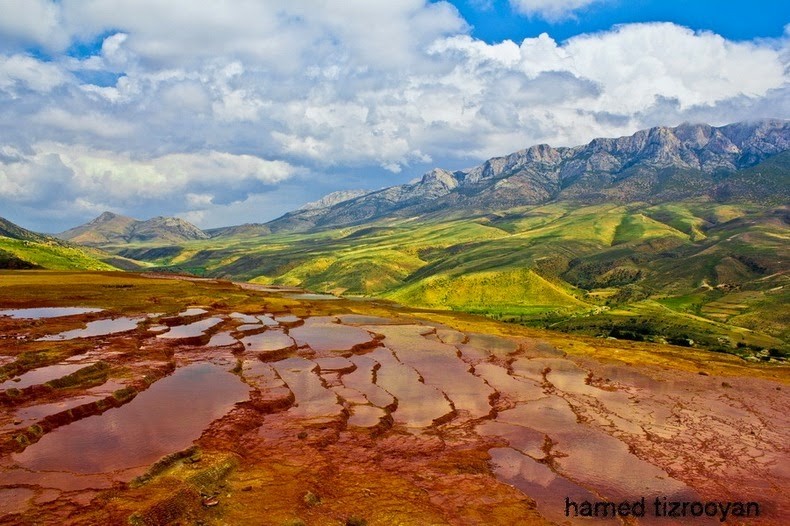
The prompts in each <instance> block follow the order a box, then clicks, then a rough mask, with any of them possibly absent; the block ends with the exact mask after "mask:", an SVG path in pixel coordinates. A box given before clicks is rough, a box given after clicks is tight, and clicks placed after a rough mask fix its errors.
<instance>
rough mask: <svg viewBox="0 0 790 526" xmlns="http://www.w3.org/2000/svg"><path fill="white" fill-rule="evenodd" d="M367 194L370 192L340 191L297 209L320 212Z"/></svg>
mask: <svg viewBox="0 0 790 526" xmlns="http://www.w3.org/2000/svg"><path fill="white" fill-rule="evenodd" d="M367 193H369V191H368V190H339V191H337V192H332V193H330V194H326V195H325V196H324V197H322V198H321V199H318V200H316V201H311V202H309V203H307V204H305V205H302V206H301V207H299V208H297V210H319V209H321V208H329V207H331V206H334V205H336V204H338V203H342V202H343V201H348V200H350V199H354V198H356V197H359V196H362V195H365V194H367Z"/></svg>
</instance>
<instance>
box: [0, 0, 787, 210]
mask: <svg viewBox="0 0 790 526" xmlns="http://www.w3.org/2000/svg"><path fill="white" fill-rule="evenodd" d="M0 1H2V0H0ZM582 3H584V4H589V2H582V0H577V1H575V2H563V1H557V2H551V3H550V5H551V6H553V7H547V6H548V5H549V3H547V2H536V1H532V2H526V1H522V2H520V3H519V5H520V6H521V7H520V8H523V9H526V8H527V7H529V8H530V9H532V10H533V11H532V12H533V13H534V14H535V15H534V16H560V15H559V14H558V13H559V11H557V12H556V13H555V14H554V15H551V14H547V13H553V11H551V9H558V8H559V7H561V8H562V13H564V14H567V13H570V12H572V10H573V9H577V8H578V9H581V8H583V7H584V6H582V5H581V4H582ZM3 7H5V8H6V9H4V11H3V12H4V13H5V12H9V13H12V14H13V15H14V16H9V17H2V20H0V126H2V127H3V130H4V136H3V141H4V143H5V144H6V145H8V146H9V147H11V146H12V147H14V148H16V150H15V151H18V152H24V153H19V155H22V156H23V158H24V159H23V160H22V161H14V162H11V161H10V160H8V159H10V157H8V158H7V159H6V157H7V156H6V157H4V154H3V151H4V150H0V161H2V162H3V163H5V164H3V165H0V168H2V169H3V170H4V172H3V177H4V178H5V179H3V181H2V182H0V184H2V189H0V206H6V205H7V204H8V203H12V201H13V200H14V199H17V197H13V196H12V194H13V195H16V196H19V197H18V199H26V200H27V201H26V202H31V203H32V202H33V201H35V199H42V200H41V201H40V202H41V203H44V202H45V201H43V199H44V197H42V196H44V194H45V193H42V192H41V191H39V192H38V193H36V192H33V191H32V190H31V185H43V186H46V185H47V181H48V179H47V178H48V177H52V178H53V181H55V183H53V185H54V186H57V185H58V184H60V183H58V182H57V181H58V180H60V179H57V178H58V177H60V178H61V179H62V178H64V177H65V178H66V179H68V180H69V182H70V185H71V186H69V187H68V188H66V189H62V190H61V191H62V193H63V194H64V195H67V196H70V197H68V199H69V201H68V203H70V204H69V205H68V206H71V207H73V209H74V210H75V213H77V212H76V210H78V209H79V210H88V209H91V207H92V206H94V205H96V206H99V205H102V206H104V205H107V206H108V207H115V208H116V209H122V208H123V207H124V206H131V204H130V203H135V206H137V205H140V206H142V205H143V204H145V203H148V204H150V203H158V204H156V205H153V204H150V207H154V206H159V207H162V209H161V210H159V212H158V213H160V214H167V213H172V212H173V210H169V209H167V208H165V207H166V206H171V205H172V206H174V207H176V208H178V210H176V211H178V212H184V213H186V212H188V211H190V210H192V211H196V212H197V211H200V212H201V213H202V216H201V217H202V218H203V219H202V220H203V221H205V222H207V223H209V224H210V223H211V222H212V221H215V220H219V219H218V218H220V217H221V216H222V215H221V214H220V213H219V212H217V211H218V210H222V211H223V213H224V214H226V215H227V216H228V217H231V215H232V216H233V217H236V215H234V214H230V212H229V209H228V208H227V207H228V206H230V203H255V202H257V201H255V196H256V195H264V196H266V197H265V199H269V197H270V196H271V195H273V194H271V193H269V192H270V191H272V188H273V187H277V188H278V190H276V192H285V190H282V188H284V184H285V183H287V182H288V180H289V178H291V177H292V176H293V175H294V174H297V173H308V172H309V173H312V174H314V175H313V176H312V177H315V178H318V177H321V175H320V174H326V173H332V174H340V173H344V171H354V170H359V171H360V172H365V173H370V174H371V175H370V176H371V177H373V178H376V179H377V181H376V184H372V185H369V186H373V187H378V186H381V184H378V183H379V181H378V179H379V178H387V177H391V175H390V174H393V173H400V174H401V175H399V177H400V178H402V179H403V180H406V179H408V178H411V177H412V176H414V175H416V174H415V172H416V171H417V170H422V169H424V168H428V166H427V163H429V162H430V163H435V164H437V165H440V166H442V165H445V166H447V167H450V168H452V167H459V168H460V167H462V166H469V165H472V164H474V163H477V162H479V161H482V160H484V159H485V158H487V157H491V156H494V155H502V154H505V153H509V152H511V151H514V150H517V149H520V148H524V147H526V146H529V145H531V144H536V143H550V144H553V145H574V144H580V143H583V142H586V141H588V140H590V139H591V138H593V137H596V136H613V135H623V134H628V133H632V132H633V131H635V130H636V129H639V128H644V127H648V126H652V125H658V124H665V125H673V124H678V123H680V122H683V121H684V120H700V119H704V120H707V121H709V122H711V123H712V124H723V123H725V122H727V121H732V120H737V119H743V118H747V117H748V118H757V117H779V118H790V108H788V102H787V100H788V98H787V92H788V91H790V85H788V73H787V71H790V68H789V66H790V46H788V42H790V32H788V33H786V35H785V37H783V38H780V39H776V40H772V41H754V42H733V41H728V40H726V39H724V38H723V37H721V36H719V35H716V34H714V33H710V32H694V31H692V30H689V29H687V28H683V27H680V26H677V25H673V24H668V23H655V24H634V25H623V26H618V27H614V28H612V29H611V30H609V31H604V32H600V33H595V34H588V35H580V36H577V37H573V38H570V39H568V40H566V41H563V42H558V41H556V40H555V39H553V38H552V37H551V36H549V35H546V34H544V35H539V36H536V37H534V38H527V39H525V40H523V41H522V42H513V41H509V40H505V41H504V42H501V43H497V44H488V43H486V42H483V41H480V40H477V39H475V38H473V37H472V36H470V35H469V27H468V25H467V24H466V22H465V21H464V20H463V19H462V18H461V16H460V15H459V13H458V12H457V11H456V10H455V8H454V7H452V6H451V5H450V4H447V3H443V2H431V3H429V2H427V1H425V0H403V1H398V2H391V1H384V0H380V1H375V0H357V1H354V2H344V3H338V2H326V3H319V2H301V1H294V0H272V1H271V2H258V1H253V0H239V1H237V2H226V3H225V2H211V3H209V2H193V1H191V0H172V1H170V2H156V1H153V0H116V1H113V2H110V1H108V0H62V1H60V2H46V1H43V0H42V1H36V2H33V1H31V2H11V3H6V4H5V5H4V6H3ZM541 10H542V11H541ZM525 12H526V11H525ZM31 13H33V14H35V16H36V17H39V18H35V17H34V16H33V15H32V14H31ZM36 13H38V14H36ZM540 13H543V14H540ZM17 14H19V17H16V15H17ZM17 18H18V19H17ZM10 19H13V20H12V21H9V20H10ZM788 31H790V30H788ZM76 42H80V43H86V42H87V43H93V45H94V49H97V51H96V52H95V54H94V55H93V56H90V57H70V56H67V55H66V54H65V53H63V52H62V51H61V52H58V50H63V49H66V48H67V47H68V46H69V45H71V44H74V43H76ZM31 43H32V44H36V45H39V46H43V47H45V48H46V49H49V50H50V53H49V54H50V55H51V57H52V58H51V59H47V60H45V59H39V58H35V57H33V56H30V55H27V54H25V53H24V52H23V51H24V49H27V48H29V47H30V45H31ZM242 153H244V154H247V155H240V154H242ZM48 155H49V156H50V157H47V156H48ZM3 159H6V160H5V161H3ZM14 163H16V164H14ZM47 163H49V164H47ZM58 163H60V164H58ZM278 163H279V164H278ZM20 170H22V171H24V170H27V173H30V174H34V176H31V178H30V179H29V181H34V182H25V181H26V180H25V179H24V178H23V177H22V175H21V174H22V172H20ZM48 170H52V173H53V174H56V175H51V176H49V175H47V174H48ZM69 174H71V175H69ZM395 182H397V181H395ZM333 184H335V185H336V187H335V188H332V189H340V188H343V187H344V186H348V187H359V186H362V185H360V184H359V182H358V181H354V182H353V183H349V184H344V183H343V182H342V178H341V177H339V176H338V181H337V182H335V183H333ZM278 185H279V186H278ZM103 188H106V190H102V189H103ZM289 191H290V190H289ZM306 191H307V192H309V191H311V189H310V188H308V189H307V190H306ZM105 194H106V195H105ZM124 195H126V197H125V198H124ZM282 195H283V196H285V194H282ZM294 195H295V194H294V193H293V192H292V193H291V194H288V195H287V196H285V197H282V198H281V199H280V200H279V201H278V202H277V203H275V204H276V206H274V207H264V208H262V209H260V210H259V215H254V216H251V217H247V218H246V219H245V220H246V221H261V220H265V219H269V218H271V216H268V215H266V214H267V212H266V211H267V210H278V209H279V208H278V207H279V206H283V207H286V206H287V203H285V202H283V200H284V199H293V200H294V202H293V203H292V205H293V206H297V205H299V204H301V203H302V202H305V201H308V200H310V199H312V198H313V197H314V196H309V197H308V196H306V195H305V196H301V197H294ZM36 196H38V197H36ZM207 196H211V197H210V198H209V197H207ZM315 197H318V196H315ZM77 199H82V200H83V201H84V202H83V204H82V205H79V206H78V205H77V204H76V203H77ZM262 199H263V198H262ZM274 201H277V199H275V200H274ZM274 201H271V202H274ZM85 203H89V204H87V205H86V204H85ZM146 206H148V205H146ZM238 206H239V207H241V208H240V209H244V210H246V211H247V212H246V213H250V214H254V213H255V208H254V206H253V205H252V204H248V205H244V206H242V205H238ZM245 207H246V208H245ZM146 210H147V209H146ZM228 214H230V215H228Z"/></svg>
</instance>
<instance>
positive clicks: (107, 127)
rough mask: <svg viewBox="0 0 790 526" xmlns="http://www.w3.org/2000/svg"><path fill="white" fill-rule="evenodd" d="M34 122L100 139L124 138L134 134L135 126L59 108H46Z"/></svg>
mask: <svg viewBox="0 0 790 526" xmlns="http://www.w3.org/2000/svg"><path fill="white" fill-rule="evenodd" d="M31 120H32V121H33V122H36V123H39V124H43V125H45V126H51V127H54V128H59V129H61V130H66V131H69V132H74V133H83V132H84V133H87V134H90V135H96V136H99V137H110V138H116V137H124V136H128V135H130V134H131V133H133V132H134V130H135V127H134V125H132V124H130V123H128V122H124V121H120V120H117V119H114V118H112V117H110V116H109V115H102V114H100V113H96V112H91V113H83V114H79V115H78V114H73V113H69V112H67V111H65V110H62V109H59V108H46V109H44V110H42V111H40V112H39V113H37V114H35V115H33V116H32V119H31Z"/></svg>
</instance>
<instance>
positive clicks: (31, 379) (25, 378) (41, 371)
mask: <svg viewBox="0 0 790 526" xmlns="http://www.w3.org/2000/svg"><path fill="white" fill-rule="evenodd" d="M88 365H90V364H89V363H59V364H57V365H48V366H46V367H39V368H38V369H33V370H32V371H28V372H26V373H25V374H23V375H21V376H19V377H18V381H14V380H6V381H5V382H3V383H1V384H0V390H3V389H11V388H12V387H15V388H17V389H24V388H25V387H30V386H31V385H38V384H43V383H46V382H49V381H50V380H56V379H58V378H62V377H64V376H66V375H69V374H71V373H73V372H76V371H78V370H80V369H82V368H83V367H86V366H88Z"/></svg>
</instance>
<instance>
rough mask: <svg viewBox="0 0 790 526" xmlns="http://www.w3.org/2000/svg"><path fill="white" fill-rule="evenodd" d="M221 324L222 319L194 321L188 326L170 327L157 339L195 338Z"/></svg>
mask: <svg viewBox="0 0 790 526" xmlns="http://www.w3.org/2000/svg"><path fill="white" fill-rule="evenodd" d="M219 323H222V318H207V319H205V320H200V321H196V322H194V323H190V324H188V325H178V326H176V327H172V328H171V329H170V330H169V331H168V332H166V333H164V334H160V335H158V336H157V338H162V339H166V340H178V339H182V338H197V337H198V336H202V335H203V333H204V332H206V331H207V330H209V329H210V328H212V327H214V326H215V325H217V324H219Z"/></svg>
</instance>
